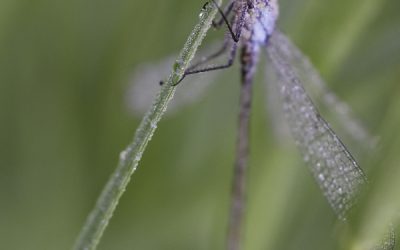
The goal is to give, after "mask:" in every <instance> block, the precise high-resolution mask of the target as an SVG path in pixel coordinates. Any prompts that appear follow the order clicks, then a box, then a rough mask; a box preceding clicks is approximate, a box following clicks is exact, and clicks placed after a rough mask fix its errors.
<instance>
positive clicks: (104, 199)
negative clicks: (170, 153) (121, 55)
mask: <svg viewBox="0 0 400 250" xmlns="http://www.w3.org/2000/svg"><path fill="white" fill-rule="evenodd" d="M220 2H221V1H220V0H218V3H219V4H220ZM216 13H217V9H216V8H214V5H211V4H208V5H207V6H206V7H205V8H204V9H203V10H202V12H201V14H200V16H199V17H200V21H199V23H198V24H197V25H196V26H195V28H194V29H193V31H192V33H191V34H190V35H189V37H188V39H187V42H186V43H185V45H184V47H183V49H182V51H181V53H180V56H179V58H178V59H177V60H176V62H175V64H174V66H173V69H172V72H171V75H170V76H169V78H168V80H167V81H166V84H164V85H163V87H162V88H161V91H160V93H159V94H158V96H157V97H156V99H155V101H154V104H153V106H152V107H151V108H150V110H149V111H148V112H147V113H146V115H145V116H144V118H143V120H142V122H141V123H140V125H139V128H138V129H137V130H136V133H135V136H134V139H133V142H132V143H131V144H129V145H128V147H127V148H126V149H125V150H124V151H122V152H121V154H120V159H119V163H118V166H117V168H116V170H115V172H114V173H113V174H112V175H111V177H110V179H109V180H108V182H107V184H106V186H105V187H104V189H103V191H102V193H101V195H100V197H99V198H98V200H97V202H96V205H95V207H94V208H93V210H92V212H91V213H90V215H89V217H88V218H87V220H86V223H85V224H84V226H83V228H82V230H81V232H80V234H79V237H78V238H77V240H76V242H75V246H74V249H76V250H78V249H79V250H92V249H96V246H97V245H98V243H99V242H100V239H101V237H102V235H103V233H104V230H105V229H106V227H107V225H108V223H109V221H110V219H111V217H112V215H113V213H114V210H115V208H116V207H117V204H118V202H119V199H120V198H121V196H122V194H123V193H124V191H125V188H126V186H127V185H128V183H129V181H130V178H131V175H132V174H133V173H134V172H135V170H136V168H137V165H138V163H139V161H140V159H141V157H142V154H143V152H144V150H145V149H146V146H147V143H148V142H149V141H150V139H151V137H152V136H153V134H154V131H155V130H156V128H157V123H158V122H159V121H160V119H161V117H162V115H163V114H164V112H165V110H166V108H167V105H168V103H169V101H170V100H171V99H172V97H173V95H174V93H175V85H176V83H177V82H178V80H179V79H180V78H181V77H182V75H183V73H184V71H185V69H186V68H187V67H188V65H189V63H190V61H191V60H192V59H193V57H194V54H195V52H196V51H197V48H198V47H199V46H200V44H201V42H202V40H203V38H204V37H205V35H206V32H207V31H208V29H209V28H210V26H211V22H212V20H213V19H214V16H215V14H216ZM155 84H157V83H155Z"/></svg>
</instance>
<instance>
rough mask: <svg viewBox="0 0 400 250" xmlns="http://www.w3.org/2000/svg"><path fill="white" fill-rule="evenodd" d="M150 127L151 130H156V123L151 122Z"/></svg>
mask: <svg viewBox="0 0 400 250" xmlns="http://www.w3.org/2000/svg"><path fill="white" fill-rule="evenodd" d="M150 127H151V128H152V129H156V128H157V123H156V122H154V121H152V122H151V123H150Z"/></svg>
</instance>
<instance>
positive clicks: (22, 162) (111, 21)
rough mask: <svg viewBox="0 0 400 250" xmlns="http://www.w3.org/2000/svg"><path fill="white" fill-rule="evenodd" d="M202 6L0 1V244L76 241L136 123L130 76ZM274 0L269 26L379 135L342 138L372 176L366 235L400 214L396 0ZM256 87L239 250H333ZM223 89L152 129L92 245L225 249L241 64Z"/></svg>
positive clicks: (338, 241) (327, 215) (326, 220)
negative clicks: (276, 19)
mask: <svg viewBox="0 0 400 250" xmlns="http://www.w3.org/2000/svg"><path fill="white" fill-rule="evenodd" d="M203 3H204V1H202V0H198V1H185V0H154V1H139V0H130V1H128V0H116V1H110V0H96V1H92V0H83V1H82V0H79V1H78V0H70V1H59V0H36V1H30V0H2V1H0V119H1V120H0V198H1V203H0V249H70V248H71V246H72V244H73V242H74V240H75V237H76V236H77V234H78V232H79V230H80V228H81V226H82V224H83V222H84V220H85V219H86V216H87V215H88V213H89V211H90V210H91V209H92V207H93V205H94V202H95V200H96V198H97V196H98V195H99V193H100V191H101V189H102V187H103V185H104V184H105V183H106V181H107V179H108V176H109V175H110V174H111V173H112V171H113V170H114V168H115V166H116V163H117V160H118V155H119V152H120V151H121V150H122V149H123V148H124V147H125V146H126V145H127V144H128V143H129V142H130V141H131V138H132V137H133V134H134V131H135V129H136V127H137V126H138V123H139V121H140V117H137V116H136V117H135V116H133V115H132V114H130V113H129V112H128V108H127V107H126V104H125V101H124V96H125V91H126V89H127V88H128V85H129V84H130V81H129V79H130V75H131V72H132V71H133V70H134V68H135V66H136V65H138V64H140V63H143V62H149V61H153V60H158V59H160V58H163V57H165V56H167V55H170V54H171V53H175V52H178V51H179V50H180V49H181V48H182V45H183V43H184V41H185V40H186V37H187V35H188V34H189V33H190V31H191V29H192V27H193V26H194V24H195V23H196V22H197V20H198V18H197V16H198V14H199V12H200V9H201V6H202V5H203ZM280 3H281V19H280V23H279V26H280V28H281V29H282V30H283V31H285V33H287V34H288V36H289V37H291V38H292V39H293V40H294V41H295V43H296V44H297V45H298V46H299V47H300V48H301V49H302V50H303V51H304V53H305V54H307V55H309V56H310V58H311V60H312V61H313V62H314V64H315V65H316V67H317V69H319V70H320V71H321V73H322V75H323V76H324V78H325V79H326V80H327V81H328V82H329V84H330V86H331V88H332V89H333V90H335V92H336V93H337V94H338V95H339V96H340V97H342V98H343V99H345V100H346V101H347V102H348V103H349V104H350V106H352V107H353V108H354V111H355V113H356V114H357V115H359V117H360V118H361V119H362V120H363V121H364V122H365V124H366V125H367V126H368V127H369V128H370V129H371V131H372V132H373V133H374V134H376V135H379V136H380V137H381V139H380V143H379V146H378V148H377V150H375V151H374V153H373V154H366V153H365V152H364V153H363V152H359V151H361V150H359V145H357V144H354V143H352V142H351V141H349V145H348V147H349V148H350V149H351V150H354V151H355V152H359V153H357V154H356V157H357V159H358V160H360V162H361V163H362V166H363V167H364V168H365V169H368V175H369V177H370V179H371V188H370V192H369V194H368V195H367V198H366V199H364V200H363V202H362V204H363V206H361V208H360V209H359V212H358V215H357V218H358V220H357V221H358V222H357V226H356V229H355V231H354V232H355V233H354V234H355V235H361V236H360V237H361V239H362V237H365V236H362V235H367V234H363V233H365V232H366V231H368V230H367V229H371V228H374V227H371V226H370V225H371V224H373V223H375V224H376V225H379V224H382V223H381V222H382V221H384V220H386V219H388V218H391V216H392V215H397V214H398V211H399V208H400V198H398V194H399V191H400V181H399V180H400V169H399V164H400V154H399V152H400V133H399V131H398V129H399V127H400V101H399V100H400V99H399V98H400V86H399V83H400V53H399V51H400V15H399V13H398V11H399V10H400V2H399V1H398V0H381V1H376V0H336V1H321V0H296V1H294V0H292V1H290V0H281V1H280ZM212 34H213V35H212V36H214V37H222V32H220V33H218V32H212ZM260 73H261V72H260ZM262 79H263V78H262V74H260V77H259V78H258V80H257V83H256V87H255V88H256V91H255V92H256V95H255V101H254V112H253V120H252V157H251V170H250V174H249V194H248V210H247V211H248V216H247V221H246V230H245V239H244V240H245V246H246V247H245V249H308V250H309V249H339V248H340V247H343V246H344V245H346V244H343V241H346V239H347V238H348V236H347V235H344V233H343V232H344V231H346V230H345V229H343V226H341V225H339V223H338V222H337V220H336V218H335V215H334V214H333V212H332V211H331V209H330V207H329V206H328V205H327V203H326V201H325V200H324V198H323V196H322V194H321V193H320V191H319V189H318V187H317V185H316V184H315V182H314V180H313V179H312V177H311V175H310V174H309V172H308V170H307V168H306V167H305V166H304V164H303V163H302V160H301V157H300V156H299V154H298V152H297V151H296V150H294V149H292V147H287V146H282V144H279V143H278V142H277V141H276V140H275V139H274V137H273V136H272V132H271V125H270V121H269V119H270V118H269V117H268V116H267V115H266V112H265V100H264V98H265V97H264V95H263V93H261V92H262V91H260V88H261V87H260V86H261V85H262V84H261V83H262ZM219 80H220V84H214V85H213V87H212V89H210V91H209V92H208V93H207V95H206V96H205V97H204V98H203V99H202V100H201V101H199V102H198V103H197V104H195V105H191V106H189V107H187V108H185V109H184V110H183V111H182V112H180V113H178V114H176V115H174V116H171V117H168V118H165V119H163V120H162V122H161V123H160V124H159V129H158V130H157V132H156V135H155V136H154V138H153V140H152V141H151V142H150V144H149V147H148V150H147V151H146V153H145V154H144V157H143V159H142V162H141V164H140V165H139V169H138V171H137V172H136V173H135V175H134V176H133V179H132V182H131V183H130V185H129V186H128V189H127V192H126V193H125V195H124V196H123V198H122V200H121V202H120V204H119V206H118V208H117V211H116V213H115V216H114V218H113V219H112V221H111V223H110V225H109V227H108V229H107V230H106V232H105V235H104V237H103V240H102V242H101V243H100V245H99V249H142V250H145V249H171V250H172V249H223V246H224V242H225V241H224V240H225V239H224V237H225V231H226V227H227V226H226V221H227V211H228V201H229V194H230V179H231V174H232V171H231V170H232V162H233V158H234V155H233V152H234V142H235V127H236V114H237V102H238V81H239V72H238V71H237V67H236V68H233V69H229V70H227V71H226V72H225V73H223V74H222V76H221V78H219ZM186 83H187V84H190V81H189V80H188V81H187V82H186ZM227 83H229V84H227ZM393 222H394V225H395V226H396V225H397V223H396V221H395V220H394V221H393ZM344 238H346V239H344ZM396 249H397V248H396Z"/></svg>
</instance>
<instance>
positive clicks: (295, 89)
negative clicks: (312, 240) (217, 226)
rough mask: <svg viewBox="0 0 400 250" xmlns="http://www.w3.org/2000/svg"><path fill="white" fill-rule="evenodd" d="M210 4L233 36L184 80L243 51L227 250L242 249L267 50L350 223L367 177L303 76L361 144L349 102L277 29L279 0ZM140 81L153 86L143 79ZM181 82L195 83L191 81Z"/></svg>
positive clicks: (310, 155)
mask: <svg viewBox="0 0 400 250" xmlns="http://www.w3.org/2000/svg"><path fill="white" fill-rule="evenodd" d="M207 5H214V7H216V8H218V11H219V14H220V16H221V18H220V19H219V20H216V21H214V23H213V25H214V26H215V27H216V28H218V27H221V26H223V25H226V27H227V28H228V35H227V36H226V38H225V40H224V43H223V46H222V48H220V49H219V50H217V51H216V52H215V53H213V54H211V55H209V56H207V57H204V58H202V59H201V60H200V61H198V62H197V63H194V64H193V65H192V66H191V67H189V68H188V69H187V70H186V71H185V73H184V75H183V77H182V79H181V80H180V81H179V82H181V81H182V80H183V79H184V78H185V77H187V76H189V75H192V74H197V73H204V72H208V71H214V70H220V69H225V68H229V67H230V66H231V65H232V64H233V63H234V60H235V57H236V54H237V51H238V49H239V50H240V63H241V93H240V112H239V126H238V135H237V145H236V159H235V164H234V177H233V184H232V200H231V209H230V218H229V227H228V228H229V232H228V240H227V248H228V249H239V247H240V230H241V228H242V226H241V224H242V220H243V215H244V208H245V204H244V197H245V194H246V183H245V182H246V173H247V167H248V155H249V121H250V110H251V102H252V84H253V79H254V75H255V72H256V68H257V65H258V59H259V56H260V53H261V52H262V50H265V52H266V53H267V54H268V57H269V59H270V62H271V63H272V64H273V65H274V67H275V70H276V72H277V74H278V78H277V79H276V82H275V84H277V85H276V87H277V89H278V92H279V93H280V96H281V101H282V106H283V112H284V114H285V117H286V120H287V124H288V126H289V128H290V130H291V132H292V135H293V137H294V139H295V142H296V144H297V146H298V148H299V149H300V151H301V153H302V154H303V157H304V160H305V161H306V162H307V164H308V166H309V168H310V170H311V173H312V175H313V176H314V178H315V179H316V181H317V183H318V184H319V186H320V188H321V190H322V192H323V194H324V196H325V197H326V199H327V200H328V202H329V204H330V205H331V207H332V208H333V210H334V211H335V213H336V214H337V216H338V218H339V219H341V220H346V215H347V213H348V211H349V210H350V209H351V207H352V206H353V205H354V202H355V200H356V195H357V194H358V193H359V190H360V188H361V187H362V186H363V185H365V183H366V176H365V174H364V173H363V171H362V169H361V168H360V167H359V166H358V164H357V162H356V161H355V159H354V158H353V157H352V156H351V154H350V152H349V151H348V150H347V149H346V147H345V146H344V144H343V143H342V142H341V140H340V139H339V137H338V136H337V134H336V133H335V132H334V131H333V130H332V129H331V127H330V126H329V124H328V123H327V122H326V121H325V120H324V119H323V118H322V116H321V115H320V113H319V112H318V110H317V108H316V107H315V106H314V104H313V102H312V101H311V99H310V97H309V96H308V94H307V93H306V91H305V89H304V87H303V85H302V82H301V77H300V76H299V75H301V73H302V72H307V73H306V74H308V75H311V77H310V78H308V79H306V80H308V81H310V83H311V84H314V86H316V87H317V88H318V89H319V90H320V93H321V94H322V95H323V97H322V100H323V101H324V102H326V104H328V105H331V106H333V107H334V108H335V109H337V110H336V111H337V113H338V114H339V117H340V118H341V119H340V120H341V121H342V123H343V124H342V125H343V126H344V127H346V128H347V129H348V130H350V131H351V133H350V134H352V135H353V136H354V137H355V138H356V139H357V140H360V141H365V140H370V139H371V136H369V134H368V133H367V132H366V130H365V129H364V128H363V127H362V125H360V123H359V122H358V121H357V119H355V118H354V117H353V115H352V113H351V111H350V110H349V109H347V108H343V106H344V104H343V103H342V102H341V101H340V100H339V98H337V97H336V96H335V95H334V94H333V93H331V92H330V91H329V90H328V88H327V87H326V85H324V84H323V81H322V80H321V78H320V77H319V76H318V74H317V73H316V71H315V70H314V69H313V67H312V66H311V64H310V63H309V61H307V60H306V59H305V57H304V56H303V55H302V54H301V52H300V51H299V50H298V49H297V48H296V47H295V46H294V45H293V44H292V43H291V42H290V40H289V39H288V38H287V37H286V36H285V35H283V34H282V33H281V32H279V31H278V30H277V29H276V27H275V24H276V20H277V18H278V13H279V11H278V2H277V0H230V1H229V2H228V3H227V6H226V7H225V9H224V10H222V9H221V8H220V7H219V6H218V5H217V4H216V3H215V1H214V0H212V1H210V2H207V3H206V5H205V6H207ZM225 53H227V54H228V61H227V62H226V63H225V64H222V65H214V66H209V63H210V61H211V60H213V59H215V58H217V57H219V56H221V55H223V54H225ZM140 81H143V82H146V83H147V84H149V83H148V81H146V80H144V79H140ZM181 84H186V85H190V81H188V82H185V83H181ZM198 84H200V83H198ZM131 100H135V98H132V99H131ZM340 107H341V108H340ZM393 247H394V233H393V231H390V232H389V233H388V234H387V236H386V237H385V239H384V243H382V244H381V245H379V246H378V247H377V248H376V249H393Z"/></svg>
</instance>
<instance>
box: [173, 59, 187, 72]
mask: <svg viewBox="0 0 400 250" xmlns="http://www.w3.org/2000/svg"><path fill="white" fill-rule="evenodd" d="M173 68H174V71H175V72H178V71H183V70H184V67H183V62H182V61H181V60H177V61H176V62H175V63H174V67H173Z"/></svg>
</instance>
